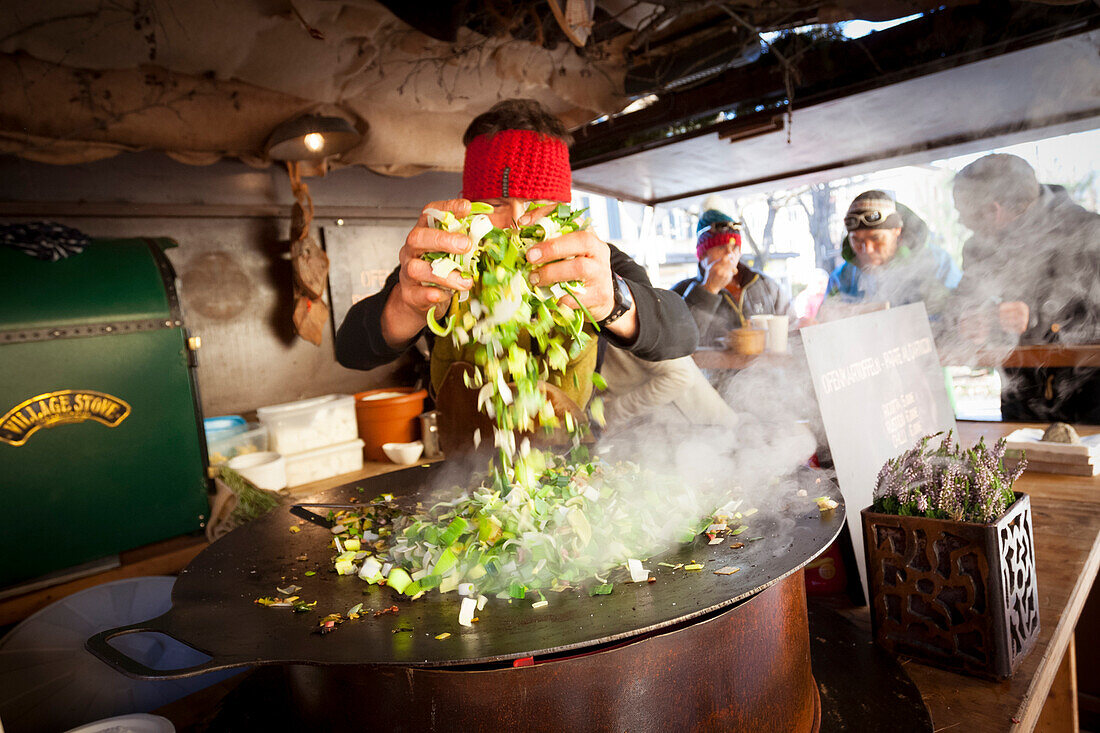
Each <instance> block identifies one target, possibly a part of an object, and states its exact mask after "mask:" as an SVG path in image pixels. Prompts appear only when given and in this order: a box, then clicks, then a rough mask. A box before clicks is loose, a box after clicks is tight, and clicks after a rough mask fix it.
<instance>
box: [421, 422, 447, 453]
mask: <svg viewBox="0 0 1100 733" xmlns="http://www.w3.org/2000/svg"><path fill="white" fill-rule="evenodd" d="M420 439H421V440H422V441H423V442H424V457H425V458H439V457H440V456H442V455H443V453H442V451H440V449H439V411H438V410H431V411H429V412H424V413H421V414H420Z"/></svg>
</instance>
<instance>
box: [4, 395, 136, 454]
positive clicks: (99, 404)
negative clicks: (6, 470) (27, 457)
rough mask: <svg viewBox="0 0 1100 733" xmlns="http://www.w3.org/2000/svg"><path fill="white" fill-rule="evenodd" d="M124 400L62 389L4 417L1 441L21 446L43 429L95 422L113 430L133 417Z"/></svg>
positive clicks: (34, 398)
mask: <svg viewBox="0 0 1100 733" xmlns="http://www.w3.org/2000/svg"><path fill="white" fill-rule="evenodd" d="M130 409H131V408H130V405H129V404H128V403H127V402H126V401H125V400H122V399H119V398H118V397H115V396H114V395H109V394H106V393H104V392H96V391H95V390H90V389H62V390H58V391H56V392H47V393H46V394H40V395H37V396H35V397H31V398H30V399H29V400H24V401H23V402H20V403H19V404H18V405H16V406H15V407H13V408H12V409H10V410H9V411H8V412H7V414H5V415H4V416H3V417H0V441H2V442H4V443H8V444H9V445H14V446H20V445H23V444H24V443H26V442H27V439H28V438H30V437H31V435H33V434H34V433H35V432H37V431H38V430H39V429H40V428H52V427H54V426H55V425H64V424H68V423H76V422H83V421H84V420H95V421H96V422H100V423H103V424H104V425H106V426H107V427H109V428H115V427H118V425H119V424H120V423H121V422H122V421H123V420H125V419H126V418H127V416H129V414H130Z"/></svg>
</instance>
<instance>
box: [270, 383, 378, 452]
mask: <svg viewBox="0 0 1100 733" xmlns="http://www.w3.org/2000/svg"><path fill="white" fill-rule="evenodd" d="M256 415H257V416H258V417H259V418H260V422H261V423H263V424H264V425H266V426H267V429H268V433H269V437H268V449H269V450H273V451H277V452H279V453H282V454H283V455H284V456H288V457H289V456H292V455H294V454H296V453H303V452H305V451H311V450H314V449H316V448H324V447H326V446H330V445H336V444H339V443H346V442H347V441H349V440H355V439H357V438H358V437H359V428H358V426H357V425H356V423H355V398H354V397H352V396H351V395H345V394H330V395H324V396H323V397H311V398H310V399H308V400H298V401H297V402H287V403H285V404H282V405H271V406H269V407H261V408H260V409H258V410H256Z"/></svg>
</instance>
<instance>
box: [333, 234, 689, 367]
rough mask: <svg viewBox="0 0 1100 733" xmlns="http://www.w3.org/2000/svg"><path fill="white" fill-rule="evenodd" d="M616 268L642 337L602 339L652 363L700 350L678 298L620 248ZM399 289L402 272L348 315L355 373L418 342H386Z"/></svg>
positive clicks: (341, 354) (345, 341)
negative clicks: (387, 312)
mask: <svg viewBox="0 0 1100 733" xmlns="http://www.w3.org/2000/svg"><path fill="white" fill-rule="evenodd" d="M609 246H611V245H609ZM611 269H612V271H613V272H615V273H616V274H617V275H619V276H620V277H622V278H623V279H624V280H626V281H627V284H628V285H629V286H630V292H631V295H632V296H633V297H634V304H635V305H636V306H637V308H638V335H637V337H636V338H635V339H634V340H633V341H629V342H628V341H626V340H625V339H621V338H619V337H618V336H615V334H613V333H611V332H610V331H607V330H604V331H601V333H600V335H601V336H604V337H606V338H607V340H608V341H610V342H611V343H613V344H615V345H616V346H618V347H620V348H623V349H626V350H627V351H630V352H631V353H633V354H634V355H635V356H637V357H638V358H640V359H645V360H647V361H661V360H663V359H675V358H677V357H681V356H687V355H688V354H691V353H692V352H694V351H695V347H696V346H697V345H698V341H699V332H698V330H697V329H696V328H695V321H694V320H692V317H691V314H690V313H689V312H688V309H687V306H686V305H684V301H683V300H682V299H681V298H680V297H679V296H678V295H676V294H675V293H673V292H671V291H668V290H661V289H659V288H655V287H653V285H652V283H650V281H649V276H648V275H646V272H645V269H644V268H643V267H641V266H640V265H639V264H638V263H636V262H635V261H634V260H632V259H630V257H628V256H627V255H626V254H624V253H623V252H622V251H620V250H619V249H617V248H616V247H614V246H611ZM395 285H397V270H396V269H395V270H394V271H393V272H391V273H390V276H389V277H388V278H386V284H385V285H384V286H383V287H382V289H381V290H380V291H378V292H377V293H375V294H374V295H372V296H370V297H369V298H364V299H363V300H361V301H359V302H358V303H356V304H355V305H353V306H352V307H351V308H350V309H349V310H348V314H347V315H346V316H345V317H344V322H343V323H342V324H341V325H340V328H339V330H337V332H336V360H337V361H338V362H340V364H341V365H343V366H345V367H347V368H349V369H374V368H375V367H379V366H382V365H383V364H388V363H390V362H391V361H393V360H395V359H396V358H397V357H399V356H401V354H403V353H404V352H405V350H406V349H408V348H409V346H411V345H412V344H413V342H415V341H416V337H413V338H412V339H411V340H410V341H409V342H408V343H407V344H404V345H402V346H400V347H399V348H396V349H395V348H391V347H390V345H389V344H387V343H386V340H385V339H384V338H382V308H383V307H384V306H385V305H386V300H387V299H388V298H389V297H390V292H391V291H392V290H393V288H394V286H395ZM417 336H419V334H417Z"/></svg>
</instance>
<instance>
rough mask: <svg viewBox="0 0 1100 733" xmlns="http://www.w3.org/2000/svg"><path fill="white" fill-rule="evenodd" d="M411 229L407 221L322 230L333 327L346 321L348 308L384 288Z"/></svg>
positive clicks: (378, 221)
mask: <svg viewBox="0 0 1100 733" xmlns="http://www.w3.org/2000/svg"><path fill="white" fill-rule="evenodd" d="M411 226H412V222H410V221H408V220H400V219H379V220H377V221H375V222H372V223H370V224H367V225H345V226H326V227H324V228H323V230H322V231H323V232H324V238H325V252H326V253H327V254H328V258H329V272H328V284H329V293H330V294H331V300H332V322H333V327H334V328H339V327H340V324H341V323H343V322H344V316H345V315H347V312H348V309H349V308H351V307H352V306H353V305H354V304H356V303H358V302H359V301H360V300H362V299H363V298H366V297H367V296H368V295H374V294H375V293H377V292H378V291H379V290H381V289H382V286H383V285H384V284H385V283H386V278H387V277H389V274H390V272H392V271H393V268H395V267H397V252H398V250H400V249H401V245H402V244H404V243H405V236H406V235H407V234H408V233H409V228H410V227H411Z"/></svg>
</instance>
